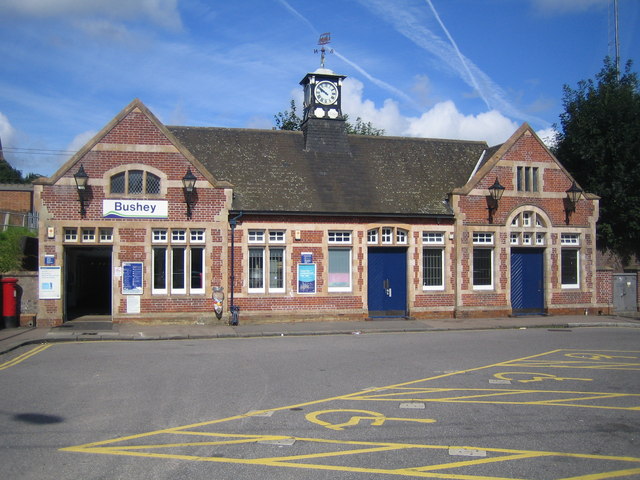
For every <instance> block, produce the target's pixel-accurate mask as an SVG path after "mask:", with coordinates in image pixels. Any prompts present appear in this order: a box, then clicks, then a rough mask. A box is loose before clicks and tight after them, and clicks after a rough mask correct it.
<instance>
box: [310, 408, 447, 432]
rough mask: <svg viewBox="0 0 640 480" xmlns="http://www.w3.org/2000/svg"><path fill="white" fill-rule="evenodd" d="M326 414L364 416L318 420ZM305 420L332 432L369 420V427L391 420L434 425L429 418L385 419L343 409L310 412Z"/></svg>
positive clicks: (385, 417) (375, 413)
mask: <svg viewBox="0 0 640 480" xmlns="http://www.w3.org/2000/svg"><path fill="white" fill-rule="evenodd" d="M327 413H349V414H351V413H360V414H364V415H352V416H351V418H350V419H349V420H347V421H346V422H344V423H335V424H334V423H330V422H326V421H324V420H320V419H319V418H318V417H319V416H320V415H324V414H327ZM305 418H306V419H307V420H308V421H310V422H312V423H316V424H318V425H322V426H323V427H325V428H330V429H332V430H344V427H353V426H355V425H358V424H359V423H360V421H361V420H371V425H372V426H374V427H377V426H380V425H383V424H384V423H385V422H386V421H387V420H392V421H396V422H417V423H434V422H435V420H433V419H431V418H394V417H387V416H385V415H383V414H382V413H378V412H371V411H369V410H345V409H337V410H319V411H317V412H311V413H308V414H307V415H305Z"/></svg>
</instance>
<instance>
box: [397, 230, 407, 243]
mask: <svg viewBox="0 0 640 480" xmlns="http://www.w3.org/2000/svg"><path fill="white" fill-rule="evenodd" d="M407 238H408V235H407V231H406V230H402V229H400V228H398V229H396V243H397V244H398V245H406V244H407Z"/></svg>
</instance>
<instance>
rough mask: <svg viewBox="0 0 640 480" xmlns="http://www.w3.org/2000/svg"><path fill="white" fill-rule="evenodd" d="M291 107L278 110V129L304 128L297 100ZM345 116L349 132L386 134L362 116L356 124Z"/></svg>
mask: <svg viewBox="0 0 640 480" xmlns="http://www.w3.org/2000/svg"><path fill="white" fill-rule="evenodd" d="M290 108H291V109H290V110H285V111H284V112H278V113H277V114H276V115H274V119H275V122H276V128H278V130H302V118H300V117H299V116H298V114H297V113H296V102H295V100H291V106H290ZM344 118H345V123H346V129H347V133H352V134H355V135H374V136H380V135H384V130H383V129H381V128H376V127H374V126H373V124H372V123H371V122H366V123H365V122H364V121H363V120H362V118H360V117H358V118H356V123H355V125H352V124H351V123H349V116H348V115H345V116H344Z"/></svg>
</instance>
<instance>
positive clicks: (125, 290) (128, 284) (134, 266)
mask: <svg viewBox="0 0 640 480" xmlns="http://www.w3.org/2000/svg"><path fill="white" fill-rule="evenodd" d="M143 272H144V268H143V263H142V262H122V294H123V295H142V292H143V283H142V282H143V278H142V277H143V275H142V274H143Z"/></svg>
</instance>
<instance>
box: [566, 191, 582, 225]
mask: <svg viewBox="0 0 640 480" xmlns="http://www.w3.org/2000/svg"><path fill="white" fill-rule="evenodd" d="M566 193H567V198H566V202H565V207H564V210H565V213H566V219H565V220H566V222H567V225H569V218H570V217H571V214H572V213H573V212H575V211H576V205H577V204H578V201H579V200H580V197H581V196H582V193H583V190H582V189H581V188H580V187H579V186H578V185H576V181H575V180H574V181H573V183H572V184H571V186H570V187H569V189H568V190H567V192H566Z"/></svg>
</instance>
